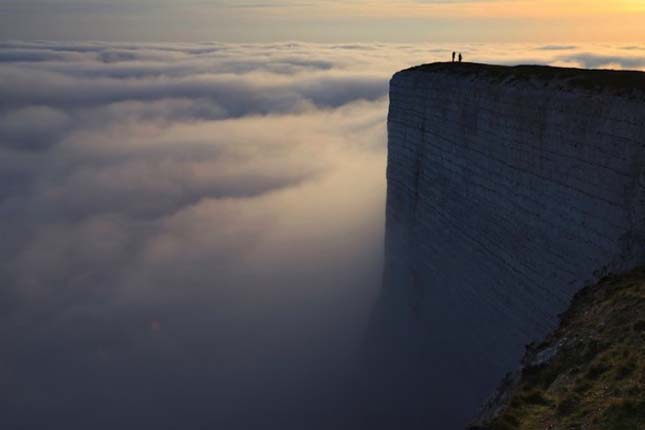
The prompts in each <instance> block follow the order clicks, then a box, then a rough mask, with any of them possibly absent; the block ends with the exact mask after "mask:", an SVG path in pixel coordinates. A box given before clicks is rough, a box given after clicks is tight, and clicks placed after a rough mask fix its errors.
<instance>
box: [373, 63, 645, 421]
mask: <svg viewBox="0 0 645 430" xmlns="http://www.w3.org/2000/svg"><path fill="white" fill-rule="evenodd" d="M388 136H389V139H388V167H387V179H388V192H387V208H386V239H385V242H386V244H385V248H386V261H385V269H384V280H383V283H384V286H383V292H382V295H381V298H380V300H379V303H378V304H377V306H376V309H375V311H374V314H373V320H372V323H371V327H370V341H369V343H370V348H371V354H370V355H372V356H373V357H374V358H373V360H374V363H373V369H374V372H377V373H378V375H379V378H381V379H380V380H379V385H380V392H381V396H382V400H383V404H390V403H392V404H395V403H396V402H398V404H399V406H400V407H402V408H404V410H405V416H406V420H407V421H406V424H405V425H406V428H407V429H412V428H427V425H428V424H433V426H434V428H441V429H442V430H452V429H463V428H464V427H465V426H466V425H467V423H468V422H469V421H471V420H472V419H473V418H474V416H475V414H476V412H477V410H478V408H479V406H480V405H481V404H482V403H483V402H484V400H485V399H486V398H487V397H488V396H489V395H490V393H492V392H494V390H495V387H496V386H497V384H498V382H499V381H500V380H501V379H502V378H503V376H504V375H505V374H506V373H507V372H509V371H511V370H512V369H514V368H515V367H516V365H517V363H518V362H520V359H521V357H522V354H523V353H524V350H525V345H526V344H529V343H531V342H533V341H535V340H539V339H542V338H544V336H546V335H547V333H549V332H551V331H553V330H554V329H555V328H556V327H557V326H558V322H559V320H558V315H559V314H560V313H562V312H563V311H564V310H565V309H566V308H567V307H568V305H569V303H570V301H571V299H572V298H573V297H574V295H575V294H576V293H577V292H578V291H579V290H580V289H581V288H583V287H584V286H585V285H589V284H592V283H594V282H596V281H598V280H599V279H600V278H602V277H603V276H604V275H606V274H607V273H622V272H626V271H628V270H630V269H633V268H634V267H637V266H639V265H642V264H644V263H645V252H644V250H645V74H644V73H640V72H614V71H588V70H578V69H559V68H551V67H540V66H519V67H502V66H489V65H480V64H469V63H462V64H459V63H437V64H430V65H424V66H418V67H414V68H411V69H408V70H405V71H402V72H399V73H397V74H396V75H395V76H394V77H393V78H392V81H391V85H390V112H389V116H388ZM392 393H398V394H392ZM396 410H397V408H396V407H394V406H393V407H392V414H395V413H396V412H395V411H396ZM398 410H400V409H398ZM384 414H385V415H387V412H384Z"/></svg>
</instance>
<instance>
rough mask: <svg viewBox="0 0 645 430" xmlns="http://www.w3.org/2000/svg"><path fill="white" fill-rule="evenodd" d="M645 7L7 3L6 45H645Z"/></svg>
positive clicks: (90, 0)
mask: <svg viewBox="0 0 645 430" xmlns="http://www.w3.org/2000/svg"><path fill="white" fill-rule="evenodd" d="M644 18H645V2H643V1H641V0H612V1H611V2H608V1H604V0H395V1H384V0H374V1H367V0H344V1H339V0H182V1H170V0H3V1H2V2H1V3H0V38H2V39H5V40H6V39H92V40H148V41H150V40H181V41H196V40H220V41H233V42H266V41H280V40H303V41H319V42H330V41H390V42H402V41H473V42H477V41H481V42H484V41H485V42H491V41H499V42H502V41H533V42H539V41H565V40H575V41H587V42H600V41H607V42H616V41H638V40H642V39H643V36H644V35H645V30H643V29H642V26H641V23H642V22H643V19H644Z"/></svg>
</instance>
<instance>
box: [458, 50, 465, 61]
mask: <svg viewBox="0 0 645 430" xmlns="http://www.w3.org/2000/svg"><path fill="white" fill-rule="evenodd" d="M463 59H464V57H463V56H462V55H461V52H460V53H459V62H460V63H461V62H462V61H463Z"/></svg>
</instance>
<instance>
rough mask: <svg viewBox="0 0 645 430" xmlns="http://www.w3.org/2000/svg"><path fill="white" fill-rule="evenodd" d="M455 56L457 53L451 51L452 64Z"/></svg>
mask: <svg viewBox="0 0 645 430" xmlns="http://www.w3.org/2000/svg"><path fill="white" fill-rule="evenodd" d="M456 55H457V53H456V52H455V51H452V62H453V63H454V62H455V56H456Z"/></svg>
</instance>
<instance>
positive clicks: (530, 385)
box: [473, 268, 645, 430]
mask: <svg viewBox="0 0 645 430" xmlns="http://www.w3.org/2000/svg"><path fill="white" fill-rule="evenodd" d="M488 406H489V412H490V411H491V410H494V411H495V413H494V414H492V416H493V418H492V419H491V418H490V416H489V417H488V418H489V419H488V422H485V423H483V424H482V425H479V426H475V427H473V428H478V429H490V430H506V429H509V430H510V429H513V430H545V429H550V430H570V429H571V430H574V429H576V430H577V429H580V430H583V429H584V430H645V268H640V269H637V270H635V271H633V272H631V273H629V274H625V275H621V276H609V277H606V278H604V279H602V280H601V281H600V282H599V283H598V284H597V285H594V286H592V287H587V288H585V289H583V290H582V291H580V292H579V293H578V294H577V295H576V297H575V298H574V300H573V302H572V305H571V307H570V309H569V310H568V311H567V312H566V313H565V314H564V315H563V318H562V322H561V325H560V327H559V328H558V329H557V330H556V331H555V332H554V333H552V334H551V335H550V336H549V337H548V338H547V339H546V340H545V341H544V342H543V343H541V344H539V345H530V346H529V347H528V350H527V354H526V356H525V358H524V360H523V366H522V368H521V370H519V371H518V372H516V373H515V375H514V376H513V377H510V376H509V378H508V379H507V380H506V386H502V387H501V388H500V391H499V392H498V393H497V398H496V399H495V400H493V401H492V408H491V404H489V405H488Z"/></svg>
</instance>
